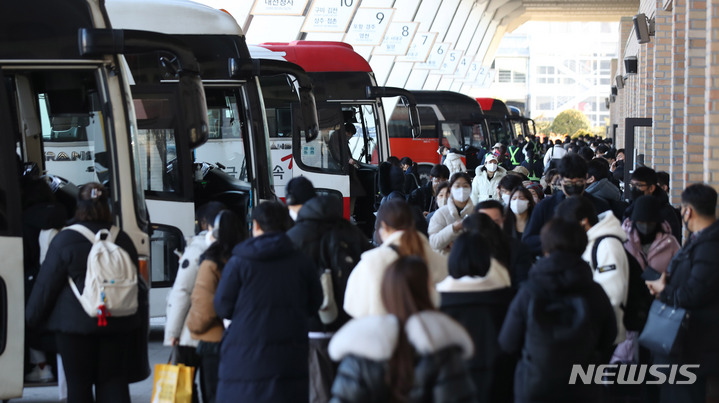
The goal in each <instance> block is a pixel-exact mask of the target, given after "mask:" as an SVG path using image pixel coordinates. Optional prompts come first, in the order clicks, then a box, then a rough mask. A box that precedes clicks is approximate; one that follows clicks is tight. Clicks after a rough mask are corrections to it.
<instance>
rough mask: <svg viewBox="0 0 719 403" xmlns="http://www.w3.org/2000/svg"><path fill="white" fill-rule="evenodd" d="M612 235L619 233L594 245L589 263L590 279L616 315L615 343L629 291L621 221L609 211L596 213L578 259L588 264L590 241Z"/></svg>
mask: <svg viewBox="0 0 719 403" xmlns="http://www.w3.org/2000/svg"><path fill="white" fill-rule="evenodd" d="M607 235H614V236H617V237H619V240H618V239H615V238H605V239H603V240H602V241H601V242H600V243H599V245H598V246H597V267H592V273H593V274H594V281H596V282H597V283H598V284H599V285H601V286H602V288H603V289H604V292H605V293H607V297H609V302H611V303H612V307H613V308H614V315H615V317H616V319H617V339H616V340H615V343H619V342H621V341H622V340H624V338H625V337H626V336H625V329H624V309H623V308H622V306H624V305H626V303H627V296H628V293H629V261H627V255H626V252H625V250H624V242H625V241H626V240H627V234H626V233H625V232H624V229H622V223H620V222H619V220H618V219H617V218H616V217H614V214H612V212H611V211H605V212H604V213H602V214H600V215H599V222H598V223H596V224H595V225H594V226H593V227H592V228H590V229H589V231H587V238H588V239H589V243H588V244H587V249H585V250H584V253H583V254H582V259H584V261H585V262H587V263H589V266H590V267H591V266H592V248H593V247H594V242H595V241H596V240H597V239H599V238H600V237H602V236H607Z"/></svg>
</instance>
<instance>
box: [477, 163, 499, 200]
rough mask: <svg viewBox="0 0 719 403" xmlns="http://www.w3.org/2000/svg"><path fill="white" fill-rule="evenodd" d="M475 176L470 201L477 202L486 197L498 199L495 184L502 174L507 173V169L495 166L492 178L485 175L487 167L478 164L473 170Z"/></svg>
mask: <svg viewBox="0 0 719 403" xmlns="http://www.w3.org/2000/svg"><path fill="white" fill-rule="evenodd" d="M474 172H475V176H474V179H473V180H472V193H471V194H470V196H469V197H470V199H472V203H474V204H478V203H479V202H483V201H485V200H487V199H495V200H500V201H501V199H500V198H499V194H498V193H497V186H499V181H500V180H502V178H503V177H504V175H506V174H507V170H506V169H504V168H503V167H501V166H497V170H496V171H495V172H494V176H492V179H490V178H489V176H488V175H487V168H485V167H484V165H481V166H478V167H477V168H476V169H475V170H474Z"/></svg>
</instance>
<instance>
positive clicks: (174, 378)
mask: <svg viewBox="0 0 719 403" xmlns="http://www.w3.org/2000/svg"><path fill="white" fill-rule="evenodd" d="M194 375H195V368H194V367H187V366H184V365H182V364H178V365H171V364H155V378H154V381H153V384H152V403H191V402H192V382H193V379H194Z"/></svg>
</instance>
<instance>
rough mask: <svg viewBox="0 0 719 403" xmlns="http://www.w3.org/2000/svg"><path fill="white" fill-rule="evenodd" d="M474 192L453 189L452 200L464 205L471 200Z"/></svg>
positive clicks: (464, 189)
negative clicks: (470, 196)
mask: <svg viewBox="0 0 719 403" xmlns="http://www.w3.org/2000/svg"><path fill="white" fill-rule="evenodd" d="M471 192H472V189H470V188H452V198H453V199H454V200H456V201H458V202H460V203H464V202H466V201H467V199H469V194H470V193H471Z"/></svg>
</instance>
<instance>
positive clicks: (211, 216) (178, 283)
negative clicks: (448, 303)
mask: <svg viewBox="0 0 719 403" xmlns="http://www.w3.org/2000/svg"><path fill="white" fill-rule="evenodd" d="M224 208H225V206H224V204H222V203H220V202H216V201H213V202H209V203H207V204H205V205H203V206H201V207H200V208H199V209H198V210H197V224H198V227H199V229H200V232H199V233H198V234H197V235H195V236H194V237H193V238H192V239H191V240H190V241H188V242H187V246H186V247H185V250H184V252H183V253H182V256H181V257H180V260H179V265H178V266H179V269H178V270H177V276H176V277H175V282H174V283H173V284H172V289H171V290H170V293H169V295H168V296H167V306H166V309H165V315H166V322H165V340H164V343H163V344H164V345H166V346H177V353H176V355H175V359H176V360H177V362H178V363H180V364H184V365H187V366H191V367H197V366H199V364H200V357H199V356H198V355H197V352H196V349H197V345H198V340H196V339H195V338H193V337H191V332H190V329H189V328H188V327H187V323H188V320H189V311H190V305H191V295H192V292H193V290H194V288H195V280H196V279H197V273H198V271H199V269H200V263H201V262H202V255H203V254H204V253H205V251H206V250H207V248H208V247H209V246H210V245H212V243H213V242H214V241H215V239H214V238H213V237H212V229H213V226H214V225H215V218H216V216H217V214H218V213H219V212H220V211H222V210H223V209H224ZM196 395H197V393H193V396H196Z"/></svg>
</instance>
